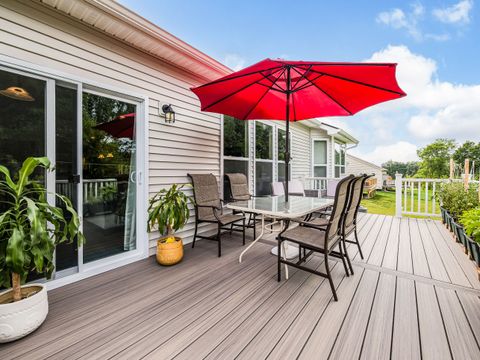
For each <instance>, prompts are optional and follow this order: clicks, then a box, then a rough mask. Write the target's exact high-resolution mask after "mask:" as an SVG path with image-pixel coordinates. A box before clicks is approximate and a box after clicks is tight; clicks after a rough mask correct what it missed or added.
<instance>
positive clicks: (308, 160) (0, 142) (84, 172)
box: [0, 0, 358, 287]
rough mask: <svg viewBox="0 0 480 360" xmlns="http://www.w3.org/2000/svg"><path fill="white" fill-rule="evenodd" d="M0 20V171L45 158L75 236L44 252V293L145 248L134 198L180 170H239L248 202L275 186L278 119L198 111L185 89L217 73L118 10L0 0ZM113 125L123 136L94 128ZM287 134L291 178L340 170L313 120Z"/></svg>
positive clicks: (82, 1)
mask: <svg viewBox="0 0 480 360" xmlns="http://www.w3.org/2000/svg"><path fill="white" fill-rule="evenodd" d="M0 21H1V23H2V26H1V30H0V36H1V42H0V93H1V95H0V163H1V164H3V165H7V166H8V167H9V168H11V169H18V167H19V165H20V162H21V161H22V160H23V159H24V158H26V157H27V156H48V157H49V158H50V159H51V160H52V162H53V163H55V165H56V169H55V171H53V172H51V173H48V174H47V176H46V179H45V180H46V185H47V188H48V189H49V190H50V191H54V190H56V191H57V192H60V193H63V194H65V195H68V196H69V197H70V198H71V199H72V201H73V202H74V205H75V207H76V208H77V209H78V210H79V212H80V213H81V214H82V224H83V225H82V226H83V231H84V233H85V235H86V237H87V243H86V244H85V245H84V246H83V247H82V248H80V249H78V250H77V249H75V247H74V245H62V246H60V247H59V248H58V249H57V252H56V265H57V271H56V274H55V280H53V282H52V283H51V286H53V287H54V286H60V285H62V284H65V283H69V282H72V281H75V280H78V279H81V278H83V277H87V276H91V275H93V274H96V273H99V272H102V271H106V270H108V269H111V268H114V267H118V266H121V265H123V264H126V263H129V262H133V261H136V260H138V259H141V258H144V257H146V256H148V255H149V254H150V253H152V252H153V248H154V246H155V240H156V239H157V238H158V234H155V233H152V234H148V233H147V232H146V218H147V206H148V199H149V197H150V196H152V195H153V194H154V193H156V192H157V191H158V190H159V189H161V188H164V187H168V186H170V185H171V184H172V183H186V182H188V177H187V173H213V174H214V175H216V176H217V177H218V179H219V183H220V184H221V179H222V178H223V174H224V173H225V172H229V171H240V172H244V173H246V174H247V175H248V178H249V181H250V185H249V186H250V190H251V191H252V193H256V194H267V193H268V192H269V191H270V183H271V182H272V181H282V180H284V173H285V165H284V161H283V154H282V146H284V144H285V138H284V137H285V132H284V128H285V126H284V125H285V124H284V123H283V122H280V121H255V122H254V121H248V122H247V121H239V120H234V119H231V118H228V117H226V118H225V119H224V121H222V118H223V116H221V115H218V114H214V113H205V112H202V111H200V104H199V101H198V99H197V97H196V96H195V95H194V94H193V93H192V92H191V91H190V88H191V87H192V86H198V85H199V84H202V83H205V82H207V81H211V80H213V79H216V78H218V77H221V76H224V75H227V74H229V73H230V72H231V70H230V69H229V68H227V67H226V66H224V65H223V64H221V63H219V62H217V61H216V60H214V59H212V58H211V57H209V56H207V55H205V54H204V53H202V52H200V51H198V50H197V49H195V48H193V47H192V46H190V45H188V44H186V43H185V42H183V41H182V40H180V39H178V38H176V37H175V36H173V35H171V34H169V33H168V32H166V31H164V30H163V29H161V28H159V27H157V26H156V25H154V24H152V23H150V22H149V21H147V20H145V19H144V18H142V17H140V16H139V15H137V14H135V13H134V12H132V11H130V10H129V9H127V8H125V7H123V6H122V5H120V4H118V3H116V2H114V1H111V0H95V1H92V0H77V1H53V0H43V1H28V0H18V1H17V0H4V1H2V2H1V3H0ZM165 105H171V109H172V110H173V111H174V112H175V122H169V121H168V120H169V119H168V116H166V115H165V113H164V110H168V109H166V108H165ZM167 112H168V111H167ZM114 118H115V119H117V121H122V119H123V120H124V121H130V123H131V126H130V129H127V130H129V131H126V132H125V133H123V134H119V133H117V132H116V129H115V127H110V128H108V127H103V130H101V129H100V128H99V127H98V126H99V124H101V123H104V122H109V121H111V120H113V119H114ZM291 128H292V135H291V139H290V141H291V144H292V163H291V166H292V178H304V177H309V176H316V177H339V176H342V175H344V174H345V173H346V169H345V167H346V162H345V153H346V150H347V149H348V147H349V146H350V145H355V144H357V143H358V141H357V140H356V139H355V138H353V137H352V136H351V135H349V134H347V133H346V132H345V131H343V130H341V129H339V128H336V127H334V126H331V125H327V124H325V123H322V122H321V121H319V120H308V121H302V122H297V123H293V124H292V127H291ZM105 132H106V133H109V134H110V135H108V136H107V135H106V134H105ZM234 133H235V134H237V135H236V136H233V134H234ZM239 134H240V135H239ZM242 134H243V135H242ZM188 191H190V192H191V190H188ZM50 201H52V202H53V201H54V199H52V198H51V199H50ZM191 215H192V219H191V221H190V222H189V223H188V224H187V225H186V226H185V228H184V229H183V231H182V232H181V234H180V235H181V236H183V237H184V238H185V240H186V241H185V242H186V243H188V242H189V241H191V237H192V235H193V223H192V220H193V214H191ZM203 230H208V228H202V231H203Z"/></svg>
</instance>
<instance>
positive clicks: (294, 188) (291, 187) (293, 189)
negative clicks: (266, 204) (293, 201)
mask: <svg viewBox="0 0 480 360" xmlns="http://www.w3.org/2000/svg"><path fill="white" fill-rule="evenodd" d="M288 193H289V194H291V195H298V196H305V189H304V187H303V183H302V182H301V181H300V180H298V179H293V180H290V181H289V182H288Z"/></svg>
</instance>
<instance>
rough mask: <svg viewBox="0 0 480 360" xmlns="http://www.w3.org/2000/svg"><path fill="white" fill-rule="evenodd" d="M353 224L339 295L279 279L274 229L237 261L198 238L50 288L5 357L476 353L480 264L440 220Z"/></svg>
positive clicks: (365, 217)
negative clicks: (40, 315)
mask: <svg viewBox="0 0 480 360" xmlns="http://www.w3.org/2000/svg"><path fill="white" fill-rule="evenodd" d="M358 234H359V240H360V243H361V245H362V249H363V250H364V254H365V259H364V260H363V261H362V260H361V259H360V256H359V254H358V250H357V246H356V245H354V244H349V245H348V252H349V254H350V256H351V258H352V263H353V266H354V270H355V274H354V275H353V276H349V277H347V276H345V272H344V269H343V266H342V264H341V262H339V261H338V260H336V259H331V260H330V261H331V265H332V268H333V270H332V273H333V278H334V284H335V287H336V289H337V292H338V296H339V301H338V302H335V301H333V299H332V294H331V291H330V286H329V284H328V281H326V280H325V279H323V278H321V277H318V276H315V275H312V274H310V273H306V272H303V271H299V270H296V269H293V268H291V269H290V279H289V280H285V279H282V281H281V282H280V283H278V282H277V281H276V258H275V257H274V256H271V255H270V249H271V247H272V244H274V242H275V236H276V234H275V233H272V234H266V236H265V240H264V241H262V242H259V243H258V244H257V245H256V246H254V247H253V248H252V249H251V251H250V252H249V253H248V254H247V255H246V256H245V257H244V261H243V262H242V263H241V264H239V263H238V255H239V253H240V251H241V250H243V249H244V247H242V246H241V242H240V239H239V237H238V235H233V236H232V239H231V241H230V239H228V236H226V239H225V241H224V242H223V247H224V251H223V256H222V257H221V258H218V257H216V243H214V242H210V241H200V242H198V245H197V246H196V248H195V249H191V248H189V247H188V248H186V249H185V259H184V261H183V262H182V263H180V264H178V265H177V266H174V267H166V268H164V267H160V266H158V265H157V264H156V263H155V261H154V259H153V258H149V259H146V260H143V261H140V262H137V263H133V264H130V265H127V266H124V267H122V268H119V269H116V270H112V271H109V272H106V273H104V274H100V275H97V276H95V277H92V278H89V279H85V280H82V281H80V282H77V283H74V284H71V285H67V286H64V287H62V288H59V289H55V290H52V291H50V292H49V297H50V313H49V316H48V318H47V320H46V321H45V323H44V324H43V325H42V326H41V327H40V328H39V329H38V330H37V331H36V332H34V333H33V334H31V335H30V336H28V337H26V338H24V339H22V340H19V341H16V342H14V343H11V344H3V345H0V359H2V360H9V359H29V360H30V359H46V358H49V359H88V360H91V359H108V358H118V359H138V358H141V357H144V358H150V359H172V358H175V359H203V358H207V359H222V360H223V359H233V358H238V359H257V358H259V359H264V358H268V359H297V358H300V359H312V358H330V359H346V358H362V359H388V358H391V359H420V358H423V359H443V358H445V359H448V358H455V359H468V358H472V359H474V358H475V359H476V358H480V348H479V340H480V311H479V310H478V309H479V308H480V290H478V289H479V287H480V286H479V284H478V279H477V273H476V269H475V267H474V266H473V263H472V262H471V261H470V260H468V257H467V256H465V254H464V253H463V249H462V248H461V246H459V244H456V243H455V242H454V240H453V239H452V237H451V235H450V234H449V233H448V231H446V230H445V229H444V227H443V225H441V224H440V223H439V222H438V221H432V220H423V219H406V218H403V219H397V218H391V217H386V216H376V215H369V214H362V215H361V216H360V217H359V221H358ZM249 235H250V237H251V232H249ZM309 265H311V266H314V267H319V268H320V269H322V268H323V267H324V265H323V257H322V256H315V257H312V258H310V260H309Z"/></svg>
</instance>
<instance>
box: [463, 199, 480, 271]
mask: <svg viewBox="0 0 480 360" xmlns="http://www.w3.org/2000/svg"><path fill="white" fill-rule="evenodd" d="M460 221H461V223H462V224H463V226H464V228H465V233H466V236H465V237H466V239H467V242H468V246H469V250H470V255H471V257H472V260H474V261H475V263H476V264H477V267H478V268H479V269H480V207H477V208H475V209H471V210H468V211H465V212H464V213H463V214H462V216H461V217H460ZM479 277H480V272H479Z"/></svg>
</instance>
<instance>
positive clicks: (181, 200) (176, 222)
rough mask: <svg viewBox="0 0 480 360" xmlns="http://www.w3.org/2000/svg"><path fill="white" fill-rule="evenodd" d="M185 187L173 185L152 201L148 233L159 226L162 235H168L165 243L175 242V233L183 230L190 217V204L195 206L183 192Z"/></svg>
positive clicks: (149, 209) (160, 192)
mask: <svg viewBox="0 0 480 360" xmlns="http://www.w3.org/2000/svg"><path fill="white" fill-rule="evenodd" d="M184 186H185V185H181V186H179V185H177V184H173V185H172V186H171V187H170V188H169V189H162V190H160V191H159V192H158V193H157V194H155V196H154V197H153V198H151V199H150V206H149V208H148V231H149V232H150V231H152V229H153V228H154V227H155V225H157V228H158V231H160V233H162V234H167V238H166V240H165V242H174V241H175V238H174V237H173V232H174V231H178V230H180V229H181V228H183V226H184V225H185V224H186V223H187V221H188V218H189V217H190V210H189V208H188V204H189V203H192V204H193V199H192V198H191V197H189V196H187V195H186V194H185V193H184V192H183V191H182V190H183V188H184Z"/></svg>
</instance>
